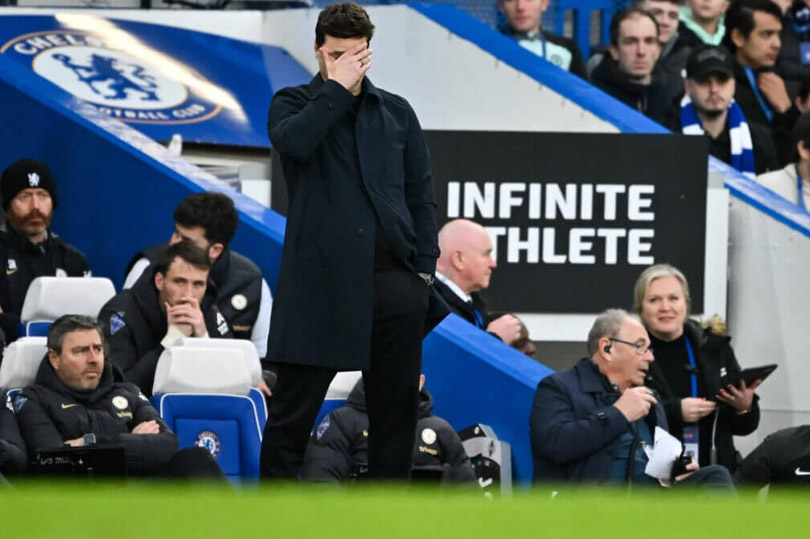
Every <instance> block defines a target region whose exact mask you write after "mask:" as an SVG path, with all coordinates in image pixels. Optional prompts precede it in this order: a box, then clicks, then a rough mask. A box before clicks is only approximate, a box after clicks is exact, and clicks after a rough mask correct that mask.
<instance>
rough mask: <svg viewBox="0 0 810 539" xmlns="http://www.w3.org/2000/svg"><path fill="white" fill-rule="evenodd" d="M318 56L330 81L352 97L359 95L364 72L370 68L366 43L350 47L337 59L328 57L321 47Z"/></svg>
mask: <svg viewBox="0 0 810 539" xmlns="http://www.w3.org/2000/svg"><path fill="white" fill-rule="evenodd" d="M318 54H320V55H321V58H322V59H323V63H324V65H325V66H326V74H327V77H328V78H329V79H330V80H333V81H335V82H337V83H339V84H340V85H341V86H343V87H344V88H346V89H347V90H349V91H350V92H351V93H352V94H354V95H358V94H359V93H360V83H361V82H362V80H363V77H364V76H365V74H366V71H368V70H369V69H370V68H371V49H369V48H368V44H367V43H361V44H359V45H356V46H354V47H352V48H351V49H349V50H347V51H346V52H344V53H343V54H341V55H340V57H339V58H337V59H335V58H332V57H331V56H329V53H328V52H327V51H326V50H324V48H323V47H321V48H320V49H318Z"/></svg>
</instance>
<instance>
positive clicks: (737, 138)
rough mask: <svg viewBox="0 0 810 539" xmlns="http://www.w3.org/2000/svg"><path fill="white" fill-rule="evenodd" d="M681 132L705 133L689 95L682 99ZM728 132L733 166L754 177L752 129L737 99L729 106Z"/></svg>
mask: <svg viewBox="0 0 810 539" xmlns="http://www.w3.org/2000/svg"><path fill="white" fill-rule="evenodd" d="M681 132H682V133H683V134H684V135H702V134H703V133H704V131H703V126H702V125H701V124H700V119H699V118H698V117H697V113H696V112H695V107H694V105H692V100H690V99H689V96H688V95H684V96H683V99H682V100H681ZM728 134H729V139H730V140H731V166H732V167H734V168H736V169H737V170H739V171H740V172H742V173H743V175H744V176H747V177H748V178H751V179H754V177H756V169H755V168H754V147H753V143H752V142H751V130H750V129H748V122H746V121H745V115H744V114H743V111H742V109H741V108H740V106H739V105H738V104H737V102H736V101H734V100H732V101H731V105H729V107H728Z"/></svg>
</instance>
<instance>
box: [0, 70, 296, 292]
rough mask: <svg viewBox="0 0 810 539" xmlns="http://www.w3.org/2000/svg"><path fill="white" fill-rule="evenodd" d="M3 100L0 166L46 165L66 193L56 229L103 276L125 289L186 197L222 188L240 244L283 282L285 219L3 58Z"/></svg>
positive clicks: (269, 278) (271, 280)
mask: <svg viewBox="0 0 810 539" xmlns="http://www.w3.org/2000/svg"><path fill="white" fill-rule="evenodd" d="M0 102H2V103H3V129H0V163H4V164H8V163H11V162H13V161H15V160H17V159H20V158H21V157H31V158H34V159H40V160H42V161H45V162H47V163H48V165H49V167H50V168H51V170H52V171H53V173H54V176H55V177H56V180H57V191H58V208H57V209H56V211H55V213H54V221H53V229H54V230H55V231H58V233H59V235H61V236H62V237H64V238H65V239H66V240H67V241H68V242H70V243H72V244H74V245H76V246H77V247H78V248H79V249H81V250H82V251H83V252H84V253H85V254H86V255H87V258H88V260H89V262H90V266H91V268H92V270H93V273H94V274H95V275H97V276H104V277H109V278H110V279H111V280H112V281H113V282H114V283H115V285H116V288H119V289H120V287H121V284H122V282H123V271H124V268H125V266H126V264H127V262H128V261H129V259H130V257H132V255H133V254H134V253H135V252H136V250H137V249H139V248H141V247H144V246H148V245H151V244H154V243H156V242H158V241H161V240H165V239H166V238H168V236H169V234H170V233H171V231H172V230H173V228H174V222H173V220H172V212H173V211H174V208H175V206H176V205H177V202H178V201H179V200H181V199H182V198H184V197H185V196H187V195H189V194H191V193H195V192H201V191H222V192H225V193H227V194H228V195H229V196H231V198H233V199H234V201H235V203H236V207H237V209H238V210H239V214H240V220H241V222H240V225H239V229H238V232H237V234H236V237H235V238H234V240H233V243H232V247H233V248H234V249H235V250H237V251H240V252H243V253H245V254H246V255H247V256H249V257H251V258H252V259H253V260H254V261H255V262H256V264H258V265H259V267H261V269H262V271H264V273H265V276H266V277H267V281H268V283H270V285H271V287H274V286H275V282H276V278H277V273H278V266H279V262H280V259H281V242H282V240H283V237H284V218H282V217H281V216H280V215H278V214H277V213H275V212H273V211H271V210H268V209H267V208H265V207H263V206H261V205H260V204H259V203H257V202H254V201H253V200H251V199H249V198H248V197H246V196H243V195H241V194H239V193H237V192H236V191H234V190H232V189H230V188H229V187H227V186H225V185H224V184H222V183H221V182H219V180H217V179H216V178H215V177H214V176H212V175H210V174H208V173H206V172H204V171H202V170H201V169H199V168H197V167H195V166H193V165H191V164H189V163H188V162H187V161H185V160H183V159H180V158H177V157H174V156H172V155H171V154H169V153H168V152H167V150H166V149H165V148H164V147H163V146H161V145H160V144H158V143H156V142H154V141H153V140H151V139H149V138H147V137H146V136H144V135H142V134H141V133H139V132H138V131H135V130H134V129H132V128H130V127H128V126H127V125H125V124H123V123H121V122H119V121H117V120H113V119H110V118H109V117H107V116H104V115H102V114H100V113H98V112H97V111H96V110H95V109H93V108H92V107H88V106H85V105H83V104H82V103H81V102H79V101H78V100H76V99H73V98H71V97H69V96H68V95H67V94H65V93H62V92H53V91H51V89H50V88H49V85H48V84H47V83H43V82H41V81H38V80H36V79H34V78H33V77H32V75H31V72H30V70H26V69H24V68H22V67H21V66H19V65H17V64H15V63H14V62H8V61H4V62H2V64H1V68H0Z"/></svg>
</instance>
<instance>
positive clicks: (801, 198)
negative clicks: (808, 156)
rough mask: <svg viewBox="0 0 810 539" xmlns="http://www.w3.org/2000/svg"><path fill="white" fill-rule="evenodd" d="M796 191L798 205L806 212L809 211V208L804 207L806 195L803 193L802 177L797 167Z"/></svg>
mask: <svg viewBox="0 0 810 539" xmlns="http://www.w3.org/2000/svg"><path fill="white" fill-rule="evenodd" d="M796 191H798V196H797V197H796V204H798V205H799V206H800V207H801V208H802V209H803V210H804V211H807V207H806V206H805V205H804V193H803V192H802V177H801V175H800V174H799V168H798V167H796Z"/></svg>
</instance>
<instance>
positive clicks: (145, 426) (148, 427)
mask: <svg viewBox="0 0 810 539" xmlns="http://www.w3.org/2000/svg"><path fill="white" fill-rule="evenodd" d="M130 434H160V425H158V423H157V421H155V420H154V419H153V420H151V421H144V422H143V423H138V424H137V425H135V428H134V429H132V431H131V432H130Z"/></svg>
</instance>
